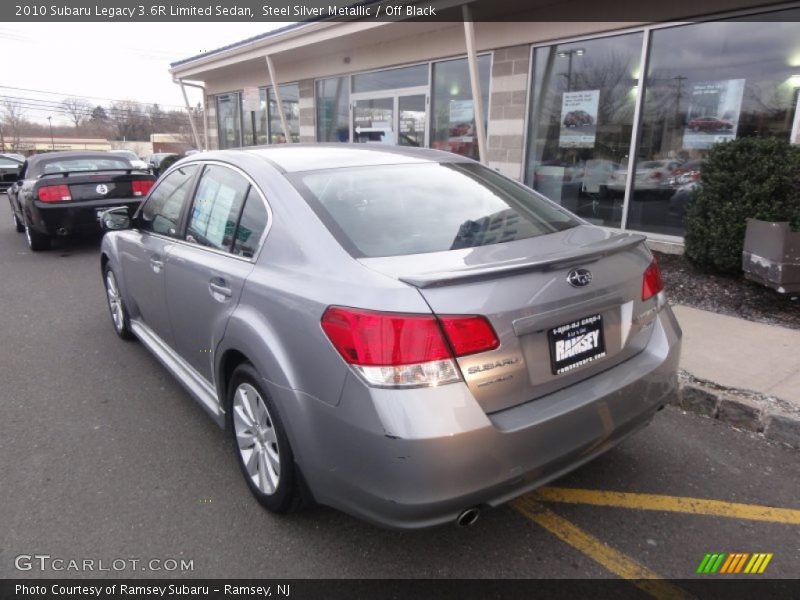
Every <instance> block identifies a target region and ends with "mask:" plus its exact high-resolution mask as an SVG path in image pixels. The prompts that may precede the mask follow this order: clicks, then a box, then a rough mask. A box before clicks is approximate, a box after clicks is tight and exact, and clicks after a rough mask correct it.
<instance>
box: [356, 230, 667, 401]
mask: <svg viewBox="0 0 800 600" xmlns="http://www.w3.org/2000/svg"><path fill="white" fill-rule="evenodd" d="M644 239H645V238H644V236H641V235H636V234H620V233H612V232H609V231H607V230H604V229H601V228H598V227H593V226H588V225H580V226H578V227H574V228H571V229H567V230H564V231H560V232H556V233H551V234H548V235H543V236H538V237H534V238H529V239H524V240H518V241H513V242H507V243H503V244H494V245H487V246H479V247H474V248H466V249H461V250H450V251H445V252H436V253H427V254H417V255H407V256H395V257H384V258H362V259H359V260H360V261H361V263H362V264H364V265H365V266H367V267H369V268H371V269H373V270H376V271H379V272H381V273H383V274H386V275H389V276H391V277H394V278H396V279H399V280H401V281H403V282H405V283H408V284H409V285H413V286H414V287H416V288H417V289H418V290H419V292H420V294H422V296H423V297H424V298H425V300H426V302H427V303H428V305H429V306H430V307H431V309H432V311H433V312H434V313H436V314H439V315H454V314H455V315H457V314H477V315H484V316H486V317H487V318H488V319H489V321H490V322H491V324H492V326H493V327H494V329H495V331H496V333H497V335H498V338H499V339H500V346H499V347H498V348H497V349H496V350H493V351H489V352H482V353H479V354H473V355H469V356H464V357H461V358H459V359H458V363H459V366H460V368H461V371H462V374H463V376H464V380H465V382H466V384H467V385H468V386H469V388H470V391H471V392H472V394H473V396H474V397H475V398H476V400H477V401H478V402H479V403H480V404H481V406H482V408H483V409H484V410H485V411H486V412H487V413H491V412H495V411H499V410H503V409H505V408H509V407H511V406H515V405H518V404H521V403H524V402H529V401H531V400H534V399H535V398H538V397H541V396H543V395H545V394H548V393H551V392H553V391H556V390H558V389H560V388H563V387H566V386H569V385H572V384H574V383H577V382H578V381H581V380H583V379H586V378H588V377H591V376H592V375H595V374H597V373H599V372H601V371H603V370H606V369H608V368H610V367H612V366H614V365H617V364H619V363H621V362H622V361H624V360H626V359H628V358H630V357H631V356H633V355H635V354H636V353H638V352H640V351H641V350H642V349H643V348H644V347H645V346H646V344H647V341H648V339H649V335H650V330H651V326H652V321H653V319H654V318H655V313H656V308H657V307H656V304H657V302H659V301H660V300H659V298H657V297H653V298H651V299H649V300H647V301H642V281H643V275H644V272H645V270H646V269H647V267H648V266H649V264H650V261H651V255H650V252H649V251H648V250H647V248H646V247H645V245H644Z"/></svg>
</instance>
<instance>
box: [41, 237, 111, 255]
mask: <svg viewBox="0 0 800 600" xmlns="http://www.w3.org/2000/svg"><path fill="white" fill-rule="evenodd" d="M102 239H103V234H102V232H98V233H89V234H84V235H70V236H65V237H54V238H53V239H52V242H51V249H50V252H57V253H58V254H59V255H60V256H65V257H66V256H72V255H73V254H92V253H99V252H100V242H101V241H102Z"/></svg>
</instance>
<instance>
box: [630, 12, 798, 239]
mask: <svg viewBox="0 0 800 600" xmlns="http://www.w3.org/2000/svg"><path fill="white" fill-rule="evenodd" d="M768 17H769V21H771V22H745V21H738V20H728V21H720V22H716V23H698V24H693V25H687V26H681V27H673V28H668V29H660V30H656V31H654V32H653V37H652V40H651V52H650V64H649V69H648V73H647V78H646V95H645V103H644V107H643V119H642V126H641V136H640V138H641V140H640V144H639V149H638V152H637V163H636V170H635V173H636V176H635V179H634V182H633V184H634V187H633V195H632V198H631V206H630V214H629V217H628V227H630V228H632V229H641V230H644V231H651V232H658V233H665V234H672V235H683V233H684V229H685V225H684V222H685V216H686V210H687V207H688V205H689V204H690V203H691V199H692V194H693V192H694V190H695V189H696V188H697V186H698V185H700V178H701V173H702V168H703V160H704V158H705V157H706V155H707V154H708V150H709V148H711V147H712V146H713V145H714V144H718V143H722V142H725V141H728V140H732V139H735V138H738V137H743V136H776V137H781V138H784V139H788V138H789V134H790V132H791V129H792V120H793V118H794V113H795V108H794V107H795V104H796V94H797V89H798V88H800V77H798V74H800V41H798V40H800V23H798V20H799V19H800V10H792V11H783V12H779V13H771V14H769V15H768ZM765 21H766V19H765ZM655 163H658V166H654V164H655Z"/></svg>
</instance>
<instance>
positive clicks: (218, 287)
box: [208, 277, 233, 302]
mask: <svg viewBox="0 0 800 600" xmlns="http://www.w3.org/2000/svg"><path fill="white" fill-rule="evenodd" d="M208 289H209V291H210V292H211V296H212V297H213V298H214V300H219V301H220V302H224V301H225V300H227V299H228V298H230V297H231V296H232V295H233V291H231V288H229V287H228V285H227V283H226V281H225V280H224V279H220V278H216V277H215V278H214V279H212V280H211V281H209V282H208Z"/></svg>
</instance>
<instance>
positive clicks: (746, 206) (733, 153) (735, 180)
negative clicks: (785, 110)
mask: <svg viewBox="0 0 800 600" xmlns="http://www.w3.org/2000/svg"><path fill="white" fill-rule="evenodd" d="M748 217H752V218H755V219H762V220H764V221H789V222H790V223H791V225H792V228H793V229H798V228H800V146H792V145H791V144H789V143H788V142H786V141H782V140H778V139H775V138H754V137H746V138H739V139H737V140H733V141H730V142H725V143H722V144H717V145H715V146H713V147H712V148H711V150H710V151H709V153H708V158H707V160H706V162H705V164H704V165H703V169H702V185H700V186H699V187H698V189H697V191H696V192H695V196H694V199H693V201H692V202H690V203H689V208H688V211H687V215H686V238H685V244H686V246H685V252H686V257H687V258H688V259H689V260H690V261H691V262H692V263H694V264H695V265H696V266H698V267H700V268H702V269H705V270H709V271H719V272H723V273H740V272H741V269H742V248H743V246H744V234H745V229H746V227H747V218H748Z"/></svg>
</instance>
